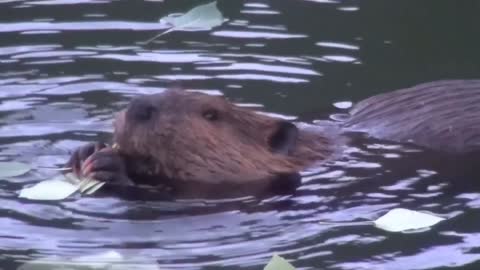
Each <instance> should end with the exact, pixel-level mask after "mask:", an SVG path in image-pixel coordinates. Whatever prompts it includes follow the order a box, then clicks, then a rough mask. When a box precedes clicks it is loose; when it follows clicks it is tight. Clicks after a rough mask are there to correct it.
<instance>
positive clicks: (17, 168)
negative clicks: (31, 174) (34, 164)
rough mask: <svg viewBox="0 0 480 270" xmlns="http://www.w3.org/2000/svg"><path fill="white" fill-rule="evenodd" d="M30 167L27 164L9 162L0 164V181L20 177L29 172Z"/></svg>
mask: <svg viewBox="0 0 480 270" xmlns="http://www.w3.org/2000/svg"><path fill="white" fill-rule="evenodd" d="M30 169H31V167H30V166H29V165H28V164H25V163H20V162H15V161H10V162H0V179H5V178H9V177H15V176H20V175H22V174H25V173H27V172H28V171H30Z"/></svg>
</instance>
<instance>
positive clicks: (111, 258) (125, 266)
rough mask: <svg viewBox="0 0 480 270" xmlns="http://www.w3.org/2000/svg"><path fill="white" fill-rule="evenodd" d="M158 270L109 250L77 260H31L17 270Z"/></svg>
mask: <svg viewBox="0 0 480 270" xmlns="http://www.w3.org/2000/svg"><path fill="white" fill-rule="evenodd" d="M80 269H81V270H102V269H105V270H107V269H108V270H158V269H159V267H158V265H157V264H156V263H155V262H152V263H143V264H139V263H135V264H134V263H130V262H128V261H127V260H126V258H125V257H124V256H122V255H121V254H120V253H118V252H116V251H114V250H111V251H107V252H102V253H99V254H95V255H88V256H82V257H77V258H61V257H59V256H52V257H47V258H42V259H37V260H33V261H30V262H27V263H25V264H23V265H22V266H20V267H19V268H18V270H80Z"/></svg>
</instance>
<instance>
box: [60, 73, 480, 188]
mask: <svg viewBox="0 0 480 270" xmlns="http://www.w3.org/2000/svg"><path fill="white" fill-rule="evenodd" d="M114 127H115V130H114V143H115V144H114V145H115V146H116V147H115V149H113V148H111V147H108V146H106V145H103V144H99V143H97V144H90V145H87V146H85V147H82V148H80V149H79V150H77V151H76V152H75V153H74V154H73V156H72V158H71V159H70V161H69V165H70V166H71V167H72V168H73V170H74V172H75V173H77V174H79V175H82V176H87V177H92V178H95V179H98V180H101V181H107V182H115V183H120V184H137V183H146V184H150V185H167V186H169V187H172V188H173V189H175V190H189V189H190V190H196V191H199V190H200V189H202V188H201V187H205V186H208V187H207V188H206V189H209V190H213V191H214V192H213V193H217V192H222V191H224V190H226V189H228V187H231V188H233V189H238V190H243V189H246V190H251V189H255V190H265V189H268V188H272V187H274V186H276V185H278V183H279V182H280V186H281V185H282V182H285V183H286V182H288V181H290V180H292V179H296V180H298V177H296V176H298V174H297V173H298V172H299V171H302V170H304V169H306V168H308V167H309V166H311V165H313V164H315V163H318V162H324V161H326V160H328V159H332V158H335V156H336V155H335V154H336V153H339V152H340V153H341V151H342V145H343V144H344V142H345V140H344V135H343V132H344V131H352V130H353V131H361V132H366V133H367V134H369V135H371V136H373V137H377V138H380V139H386V140H392V141H398V142H410V143H415V144H418V145H420V146H424V147H429V148H433V149H438V150H442V151H450V152H457V153H466V152H470V151H477V150H478V149H479V147H480V81H477V80H466V81H460V80H457V81H440V82H433V83H428V84H421V85H418V86H415V87H412V88H408V89H402V90H397V91H393V92H390V93H386V94H382V95H377V96H373V97H371V98H368V99H366V100H364V101H361V102H359V103H358V104H357V105H356V106H354V107H353V109H352V110H351V111H350V115H349V117H348V118H347V120H345V121H344V122H338V123H330V124H328V125H327V126H324V127H321V128H312V127H308V125H299V124H294V123H291V122H289V121H286V120H282V119H277V118H273V117H270V116H266V115H263V114H259V113H257V112H254V111H252V110H249V109H246V108H241V107H238V106H235V105H234V104H232V103H230V102H228V101H227V100H225V99H224V98H222V97H217V96H209V95H205V94H201V93H194V92H187V91H180V90H169V91H165V92H163V93H159V94H154V95H149V96H140V97H138V98H136V99H134V100H133V101H132V102H131V103H130V104H129V106H128V107H127V109H126V110H124V111H122V112H120V113H119V114H118V116H117V117H116V120H115V125H114ZM273 183H276V184H275V185H274V184H273ZM286 185H287V186H290V184H286ZM212 187H215V188H212ZM254 187H255V188H254ZM199 193H202V194H203V192H199Z"/></svg>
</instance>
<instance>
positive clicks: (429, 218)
mask: <svg viewBox="0 0 480 270" xmlns="http://www.w3.org/2000/svg"><path fill="white" fill-rule="evenodd" d="M443 220H445V218H442V217H438V216H435V215H431V214H427V213H422V212H417V211H412V210H408V209H403V208H395V209H392V210H390V211H389V212H388V213H386V214H385V215H383V216H381V217H380V218H378V219H377V220H375V221H374V224H375V226H376V227H377V228H379V229H382V230H386V231H389V232H408V231H417V230H422V229H428V228H429V227H431V226H433V225H435V224H437V223H438V222H440V221H443Z"/></svg>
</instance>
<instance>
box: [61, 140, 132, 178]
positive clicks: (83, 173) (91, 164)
mask: <svg viewBox="0 0 480 270" xmlns="http://www.w3.org/2000/svg"><path fill="white" fill-rule="evenodd" d="M67 166H68V167H70V168H72V172H73V173H74V174H75V175H77V176H79V177H87V178H92V179H95V180H98V181H102V182H108V183H116V184H123V185H131V184H133V183H132V181H131V180H130V178H129V177H128V175H127V170H126V166H125V161H124V159H123V158H122V156H120V155H119V154H118V153H117V152H116V151H115V150H114V149H112V148H111V147H109V146H107V145H106V144H104V143H89V144H87V145H85V146H82V147H80V148H78V149H77V150H75V152H74V153H73V155H72V156H71V157H70V160H69V161H68V162H67Z"/></svg>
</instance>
